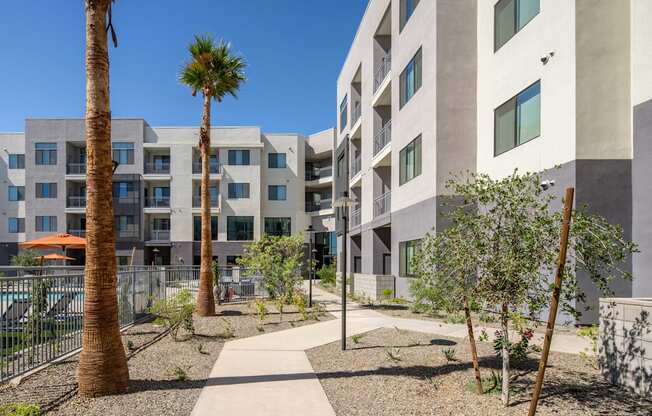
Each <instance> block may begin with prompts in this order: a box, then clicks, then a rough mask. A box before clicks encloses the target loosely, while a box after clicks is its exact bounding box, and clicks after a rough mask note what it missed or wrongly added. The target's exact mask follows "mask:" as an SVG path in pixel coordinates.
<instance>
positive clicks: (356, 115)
mask: <svg viewBox="0 0 652 416" xmlns="http://www.w3.org/2000/svg"><path fill="white" fill-rule="evenodd" d="M361 115H362V105H361V104H360V101H356V102H355V104H353V108H352V109H351V125H352V126H353V125H355V123H357V122H358V120H360V116H361Z"/></svg>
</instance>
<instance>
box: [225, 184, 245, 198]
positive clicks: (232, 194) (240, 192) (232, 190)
mask: <svg viewBox="0 0 652 416" xmlns="http://www.w3.org/2000/svg"><path fill="white" fill-rule="evenodd" d="M246 198H249V184H248V183H237V182H233V183H230V184H229V199H246Z"/></svg>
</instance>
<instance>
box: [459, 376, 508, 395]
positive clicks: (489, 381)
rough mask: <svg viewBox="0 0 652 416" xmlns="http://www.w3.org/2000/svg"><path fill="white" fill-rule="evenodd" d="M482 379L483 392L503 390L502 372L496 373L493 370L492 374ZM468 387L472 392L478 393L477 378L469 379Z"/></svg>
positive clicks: (496, 392) (494, 392)
mask: <svg viewBox="0 0 652 416" xmlns="http://www.w3.org/2000/svg"><path fill="white" fill-rule="evenodd" d="M480 381H481V383H482V392H483V393H484V394H500V393H501V392H502V385H503V376H502V375H501V374H500V373H496V372H495V371H493V370H492V371H491V374H490V375H488V376H485V377H482V379H481V380H480ZM467 389H468V390H469V391H470V392H473V393H477V391H478V389H477V386H476V381H475V379H471V380H469V382H468V384H467Z"/></svg>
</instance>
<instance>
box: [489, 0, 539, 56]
mask: <svg viewBox="0 0 652 416" xmlns="http://www.w3.org/2000/svg"><path fill="white" fill-rule="evenodd" d="M537 14H539V0H500V1H499V2H498V3H496V5H495V6H494V51H497V50H498V49H500V48H501V47H502V46H503V45H504V44H505V43H507V41H509V40H510V39H511V38H512V37H513V36H514V35H515V34H516V33H518V32H519V31H520V30H521V29H523V27H524V26H525V25H527V24H528V23H529V22H530V20H532V19H534V16H536V15H537Z"/></svg>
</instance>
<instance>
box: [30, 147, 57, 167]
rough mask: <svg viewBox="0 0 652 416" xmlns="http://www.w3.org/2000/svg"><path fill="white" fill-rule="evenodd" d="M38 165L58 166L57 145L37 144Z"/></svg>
mask: <svg viewBox="0 0 652 416" xmlns="http://www.w3.org/2000/svg"><path fill="white" fill-rule="evenodd" d="M34 146H35V148H36V164H37V165H56V164H57V144H56V143H36V144H35V145H34Z"/></svg>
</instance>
